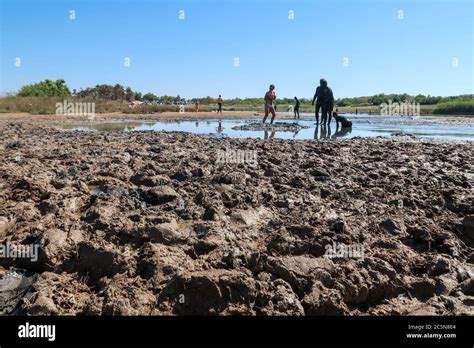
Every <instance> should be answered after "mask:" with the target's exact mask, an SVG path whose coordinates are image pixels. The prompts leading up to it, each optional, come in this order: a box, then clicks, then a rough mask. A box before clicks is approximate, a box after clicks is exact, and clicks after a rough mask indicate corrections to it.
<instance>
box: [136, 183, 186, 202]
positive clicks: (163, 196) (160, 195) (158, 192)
mask: <svg viewBox="0 0 474 348" xmlns="http://www.w3.org/2000/svg"><path fill="white" fill-rule="evenodd" d="M143 195H144V198H143V199H144V201H145V202H146V203H148V204H151V205H159V204H166V203H169V202H172V201H174V200H176V199H178V197H179V195H178V193H177V192H176V191H175V190H173V189H172V188H171V187H168V186H165V187H160V188H154V189H151V190H148V191H145V192H144V194H143Z"/></svg>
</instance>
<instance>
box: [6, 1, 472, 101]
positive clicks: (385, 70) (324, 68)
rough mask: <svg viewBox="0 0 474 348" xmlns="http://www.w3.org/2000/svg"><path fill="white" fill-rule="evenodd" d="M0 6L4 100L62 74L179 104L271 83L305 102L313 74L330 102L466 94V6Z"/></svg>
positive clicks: (79, 83) (74, 83) (254, 92)
mask: <svg viewBox="0 0 474 348" xmlns="http://www.w3.org/2000/svg"><path fill="white" fill-rule="evenodd" d="M0 2H1V8H0V11H1V13H0V23H1V24H0V25H1V55H0V57H1V61H0V66H1V76H0V93H2V94H4V93H6V92H15V91H17V90H18V89H19V88H20V87H21V86H22V85H24V84H28V83H33V82H38V81H40V80H43V79H57V78H63V79H65V80H66V82H67V84H68V86H69V87H70V88H71V89H73V88H76V89H80V88H85V87H91V86H94V85H96V84H100V83H108V84H115V83H120V84H122V85H124V86H130V87H132V88H133V89H134V90H139V91H142V92H153V93H155V94H157V95H163V94H168V95H177V94H180V95H181V96H184V97H187V98H190V97H204V96H207V95H210V96H213V97H215V96H216V95H218V94H222V95H223V96H224V98H233V97H260V96H262V95H263V94H264V93H265V91H266V89H267V88H268V85H269V84H270V83H273V84H275V85H276V91H277V95H278V96H280V97H292V96H295V95H296V96H299V97H311V96H312V94H313V92H314V88H315V86H316V85H317V84H318V82H319V79H320V78H321V77H325V78H326V79H327V80H328V81H329V85H330V86H331V87H332V88H333V91H334V95H335V97H336V98H340V97H355V96H364V95H372V94H376V93H405V92H406V93H409V94H418V93H421V94H431V95H442V96H446V95H458V94H467V93H474V62H473V55H474V54H473V53H474V42H473V36H474V33H473V32H474V24H473V23H474V9H473V6H474V5H473V4H474V1H473V0H323V1H320V0H291V1H290V0H173V1H171V0H135V1H132V0H127V1H125V0H41V1H40V0H0ZM71 10H73V11H75V19H71V18H70V16H71V12H70V11H71ZM180 10H183V11H184V19H181V18H180ZM290 11H294V12H290ZM400 11H402V12H400ZM292 13H293V14H294V17H292ZM182 14H183V13H181V15H182ZM127 57H128V58H129V59H130V66H129V67H127V66H125V63H126V58H127ZM16 58H20V59H21V66H15V63H18V60H16ZM236 58H237V59H236ZM345 58H347V59H345ZM237 63H238V64H237ZM344 63H346V64H344ZM235 65H238V66H235ZM345 65H346V66H345Z"/></svg>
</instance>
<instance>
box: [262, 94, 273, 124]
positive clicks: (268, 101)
mask: <svg viewBox="0 0 474 348" xmlns="http://www.w3.org/2000/svg"><path fill="white" fill-rule="evenodd" d="M274 89H275V86H274V85H270V88H269V90H268V92H267V93H265V97H264V99H265V117H264V118H263V123H265V121H266V120H267V117H268V114H269V113H271V114H272V120H271V121H270V124H273V120H274V119H275V116H276V114H275V104H274V102H275V99H276V95H275V91H274Z"/></svg>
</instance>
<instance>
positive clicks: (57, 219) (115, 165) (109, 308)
mask: <svg viewBox="0 0 474 348" xmlns="http://www.w3.org/2000/svg"><path fill="white" fill-rule="evenodd" d="M229 149H232V150H241V151H256V153H257V161H256V163H240V164H234V163H218V161H217V155H216V152H218V151H223V150H229ZM473 158H474V150H473V146H472V143H441V142H418V141H410V140H396V139H393V140H384V139H379V138H371V139H358V138H356V139H353V140H351V141H334V140H331V141H325V140H323V141H283V140H279V139H273V140H270V141H265V140H258V139H254V140H248V139H216V138H210V137H200V136H195V135H191V134H183V133H163V132H160V133H154V132H132V133H119V132H90V133H88V132H76V131H60V130H57V129H53V128H51V127H48V126H44V125H43V126H38V125H34V124H32V123H28V122H4V123H3V124H1V131H0V243H2V244H5V243H12V244H25V245H27V244H37V245H39V257H38V260H37V261H36V262H32V261H31V260H28V259H8V258H2V259H0V313H1V314H30V315H56V314H64V315H76V314H86V315H191V314H223V315H230V314H239V315H417V314H433V315H445V314H455V315H466V314H467V315H472V314H474V313H473V305H474V290H473V289H474V269H473V260H474V254H473V241H474V193H473V184H474V183H473V162H472V159H473ZM327 245H348V246H350V245H359V246H361V245H362V246H363V250H364V255H363V256H364V257H362V258H354V257H337V258H329V257H327V255H325V253H326V248H327Z"/></svg>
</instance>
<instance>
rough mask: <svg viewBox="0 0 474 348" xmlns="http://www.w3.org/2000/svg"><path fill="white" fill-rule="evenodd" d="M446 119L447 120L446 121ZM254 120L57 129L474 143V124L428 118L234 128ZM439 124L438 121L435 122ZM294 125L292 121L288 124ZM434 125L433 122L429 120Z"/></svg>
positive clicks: (120, 123) (91, 124)
mask: <svg viewBox="0 0 474 348" xmlns="http://www.w3.org/2000/svg"><path fill="white" fill-rule="evenodd" d="M443 119H445V118H443ZM255 121H256V120H255V119H210V120H181V121H171V120H160V121H138V120H128V121H116V122H102V123H100V122H84V123H81V124H59V125H58V127H61V128H63V129H68V130H80V131H118V132H129V131H170V132H176V131H178V132H190V133H194V134H202V135H213V136H228V137H231V138H260V139H262V138H263V139H273V138H280V139H316V140H320V139H341V138H342V139H350V138H352V137H355V136H360V137H373V136H383V137H390V136H392V134H398V133H401V134H406V133H409V134H413V135H416V136H419V137H428V138H434V139H440V140H471V141H472V140H474V122H473V123H464V124H455V123H454V124H453V123H452V122H454V121H449V122H450V123H448V122H446V123H444V124H443V123H440V122H439V121H438V123H436V122H432V123H428V122H429V121H430V119H429V118H426V119H425V118H419V119H400V120H399V119H394V118H393V117H392V118H390V117H383V116H372V117H364V118H362V117H359V118H357V119H353V122H354V125H353V127H352V128H340V127H336V128H335V129H334V125H333V126H332V127H331V126H330V125H329V126H328V125H316V124H315V123H314V120H312V119H307V120H305V119H300V120H297V121H296V122H295V123H298V124H299V125H302V126H306V127H307V128H303V129H299V130H297V131H295V130H294V128H293V129H292V130H291V131H290V130H286V131H284V130H277V131H272V130H267V131H263V130H262V129H260V130H241V129H234V127H236V126H242V125H243V124H247V123H255ZM435 121H436V120H435ZM286 122H288V123H293V120H291V122H290V121H286ZM430 122H431V121H430ZM237 128H238V127H237Z"/></svg>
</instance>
